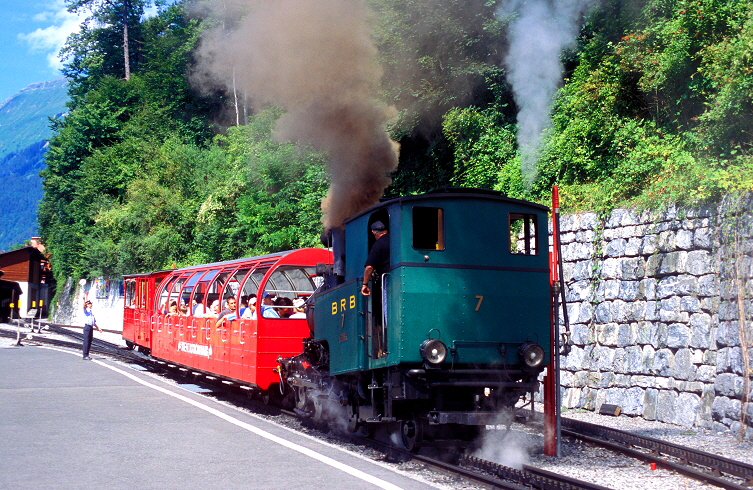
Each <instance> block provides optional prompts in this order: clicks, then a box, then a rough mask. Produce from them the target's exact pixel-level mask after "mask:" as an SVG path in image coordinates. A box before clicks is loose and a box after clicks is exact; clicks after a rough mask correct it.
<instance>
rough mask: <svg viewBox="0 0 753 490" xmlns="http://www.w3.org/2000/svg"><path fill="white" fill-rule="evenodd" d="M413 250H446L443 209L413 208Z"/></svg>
mask: <svg viewBox="0 0 753 490" xmlns="http://www.w3.org/2000/svg"><path fill="white" fill-rule="evenodd" d="M413 248H416V249H420V250H444V212H443V210H442V208H426V207H419V206H416V207H414V208H413Z"/></svg>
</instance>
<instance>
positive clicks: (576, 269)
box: [563, 260, 594, 281]
mask: <svg viewBox="0 0 753 490" xmlns="http://www.w3.org/2000/svg"><path fill="white" fill-rule="evenodd" d="M593 266H594V261H593V260H581V261H578V262H575V263H574V264H573V267H572V269H571V271H570V275H568V274H567V273H565V277H569V278H570V279H571V280H573V281H586V280H590V279H592V278H593V272H594V271H593ZM563 269H564V267H563Z"/></svg>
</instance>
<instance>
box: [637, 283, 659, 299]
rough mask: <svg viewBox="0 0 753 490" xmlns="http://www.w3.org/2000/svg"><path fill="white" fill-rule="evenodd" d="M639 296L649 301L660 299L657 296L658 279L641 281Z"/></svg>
mask: <svg viewBox="0 0 753 490" xmlns="http://www.w3.org/2000/svg"><path fill="white" fill-rule="evenodd" d="M638 296H639V297H641V298H643V299H647V300H654V299H658V298H657V296H656V279H653V278H648V279H641V281H640V282H639V284H638Z"/></svg>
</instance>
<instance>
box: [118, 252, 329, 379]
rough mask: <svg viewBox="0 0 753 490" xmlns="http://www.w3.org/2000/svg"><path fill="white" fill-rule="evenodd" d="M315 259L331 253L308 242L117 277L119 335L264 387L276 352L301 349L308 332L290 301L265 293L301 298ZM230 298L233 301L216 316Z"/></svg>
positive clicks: (307, 291) (156, 353)
mask: <svg viewBox="0 0 753 490" xmlns="http://www.w3.org/2000/svg"><path fill="white" fill-rule="evenodd" d="M322 263H326V264H331V263H332V252H330V251H329V250H325V249H320V248H310V249H301V250H293V251H287V252H279V253H275V254H270V255H263V256H260V257H253V258H248V259H238V260H231V261H227V262H217V263H214V264H205V265H197V266H193V267H186V268H184V269H176V270H172V271H159V272H154V273H151V274H134V275H127V276H124V279H125V311H124V315H123V339H124V340H125V341H126V343H127V344H128V345H129V346H138V347H139V349H140V350H142V351H147V352H150V353H151V355H152V356H153V357H156V358H158V359H163V360H166V361H170V362H173V363H176V364H180V365H183V366H187V367H191V368H194V369H196V370H199V371H203V372H207V373H212V374H216V375H219V376H223V377H226V378H230V379H234V380H237V381H239V382H241V383H243V384H245V385H248V386H251V387H254V388H257V389H259V390H262V391H266V390H268V389H269V387H270V385H271V384H273V383H277V382H279V375H278V374H277V373H276V372H275V371H274V369H275V368H276V367H277V358H278V357H279V356H282V357H283V358H286V357H291V356H294V355H297V354H300V353H301V351H302V340H303V339H304V338H306V337H308V336H309V328H308V325H307V322H306V319H305V318H288V317H287V315H288V313H289V311H291V310H292V308H291V307H290V306H287V305H279V304H272V300H274V299H276V298H287V300H289V301H287V302H288V303H291V302H293V301H295V300H306V299H307V298H308V297H309V296H311V294H312V293H313V292H314V290H315V289H316V288H317V287H318V286H319V285H320V283H321V278H320V277H318V276H316V265H317V264H322ZM264 297H266V298H267V300H266V301H264V300H263V298H264ZM229 298H235V301H236V308H235V309H234V310H233V311H232V312H230V313H229V314H227V315H226V316H224V317H223V318H221V319H218V318H217V316H216V315H217V312H218V311H219V312H222V311H223V310H225V308H226V302H227V300H228V299H229ZM262 302H264V303H270V304H264V305H263V304H262ZM213 305H215V306H214V308H213ZM217 305H219V306H217ZM213 310H214V311H213ZM254 310H255V311H254ZM278 317H279V318H278Z"/></svg>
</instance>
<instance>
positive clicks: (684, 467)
mask: <svg viewBox="0 0 753 490" xmlns="http://www.w3.org/2000/svg"><path fill="white" fill-rule="evenodd" d="M562 434H563V435H566V436H570V437H575V438H577V439H580V440H582V441H584V442H589V443H592V444H595V445H598V446H601V447H605V448H607V449H611V450H613V451H617V452H620V453H623V454H626V455H628V456H632V457H634V458H638V459H642V460H644V461H648V462H651V463H656V464H657V466H661V467H664V468H666V469H671V470H674V471H677V472H678V473H681V474H683V475H686V476H688V477H691V478H694V479H696V480H700V481H703V482H706V483H709V484H711V485H715V486H718V487H720V488H728V489H735V490H746V489H747V490H750V487H751V486H753V465H750V464H747V463H743V462H740V461H735V460H732V459H729V458H725V457H723V456H719V455H716V454H711V453H708V452H705V451H700V450H697V449H692V448H688V447H685V446H679V445H677V444H672V443H669V442H666V441H662V440H661V439H655V438H653V437H647V436H639V435H636V434H632V433H630V432H625V431H621V430H617V429H612V428H610V427H604V426H601V425H596V424H590V423H588V422H582V421H579V420H573V419H568V418H566V417H563V418H562ZM638 448H639V449H638Z"/></svg>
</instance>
